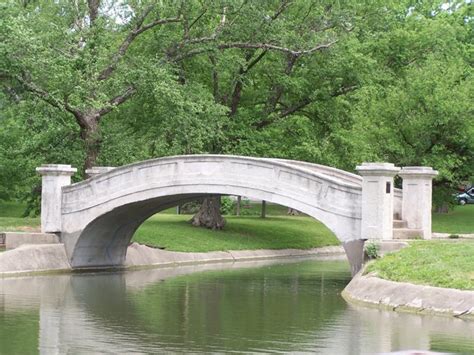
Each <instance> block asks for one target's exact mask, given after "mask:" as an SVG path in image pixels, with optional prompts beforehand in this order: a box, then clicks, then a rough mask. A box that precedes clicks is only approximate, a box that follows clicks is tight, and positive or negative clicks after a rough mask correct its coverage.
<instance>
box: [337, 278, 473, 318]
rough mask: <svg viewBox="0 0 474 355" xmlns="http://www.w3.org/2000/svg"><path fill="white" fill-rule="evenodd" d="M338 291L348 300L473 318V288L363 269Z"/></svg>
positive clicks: (403, 310) (405, 310) (370, 304)
mask: <svg viewBox="0 0 474 355" xmlns="http://www.w3.org/2000/svg"><path fill="white" fill-rule="evenodd" d="M341 295H342V297H343V298H344V299H345V300H346V301H348V302H349V303H355V304H362V305H365V306H372V307H378V308H384V309H390V310H393V311H401V312H411V313H419V314H436V315H444V316H453V317H458V318H462V319H468V320H474V291H469V290H457V289H452V288H442V287H434V286H425V285H416V284H411V283H407V282H395V281H389V280H384V279H380V278H378V277H376V276H375V275H373V274H367V275H363V270H362V271H361V272H360V273H359V274H357V275H356V276H355V277H354V278H353V279H352V280H351V282H349V284H348V285H347V286H346V287H345V288H344V290H343V291H342V293H341Z"/></svg>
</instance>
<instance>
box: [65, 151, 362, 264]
mask: <svg viewBox="0 0 474 355" xmlns="http://www.w3.org/2000/svg"><path fill="white" fill-rule="evenodd" d="M347 174H348V173H340V174H339V176H340V177H338V178H336V177H333V176H330V175H326V174H323V173H322V172H321V171H320V169H309V168H308V167H307V166H299V165H296V164H294V163H288V162H283V161H277V160H272V159H264V158H250V157H239V156H222V155H191V156H177V157H167V158H160V159H154V160H148V161H144V162H140V163H136V164H131V165H127V166H123V167H119V168H116V169H113V170H111V171H109V172H106V173H103V174H100V175H97V176H95V177H92V178H90V179H88V180H86V181H83V182H80V183H77V184H73V185H70V186H65V187H63V188H62V194H63V198H62V217H61V218H62V233H61V236H62V241H63V242H64V243H65V246H66V252H67V254H68V257H69V258H70V260H71V265H72V266H73V267H101V266H113V265H122V264H123V263H124V261H125V251H126V248H127V246H128V244H129V242H130V240H131V238H132V236H133V233H134V232H135V230H136V229H137V228H138V227H139V226H140V224H142V223H143V221H145V220H146V219H147V218H148V217H150V216H151V215H153V214H155V213H156V212H159V211H160V210H163V209H165V208H168V207H172V206H176V205H177V204H179V203H183V202H186V201H189V200H193V199H196V198H198V197H203V196H207V195H212V194H215V195H237V196H248V197H250V198H254V199H257V200H265V201H268V202H272V203H278V204H281V205H284V206H288V207H291V208H294V209H296V210H298V211H301V212H303V213H305V214H307V215H309V216H312V217H314V218H316V219H318V220H320V221H321V222H322V223H324V224H325V225H326V226H327V227H328V228H329V229H331V230H332V231H333V232H334V234H335V235H336V236H337V237H338V238H339V239H340V240H341V241H348V240H355V239H359V238H360V218H361V214H360V210H361V207H360V202H361V188H360V186H358V185H356V184H353V183H350V182H348V181H347V180H343V177H344V176H347Z"/></svg>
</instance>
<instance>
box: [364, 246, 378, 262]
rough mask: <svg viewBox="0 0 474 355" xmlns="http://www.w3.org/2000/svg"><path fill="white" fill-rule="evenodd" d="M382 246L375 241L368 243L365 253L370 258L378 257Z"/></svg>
mask: <svg viewBox="0 0 474 355" xmlns="http://www.w3.org/2000/svg"><path fill="white" fill-rule="evenodd" d="M379 250H380V246H379V245H377V244H375V243H367V244H366V245H365V253H366V254H367V256H368V257H369V259H377V258H378V257H379Z"/></svg>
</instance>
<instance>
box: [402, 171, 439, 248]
mask: <svg viewBox="0 0 474 355" xmlns="http://www.w3.org/2000/svg"><path fill="white" fill-rule="evenodd" d="M399 175H400V177H401V178H402V179H403V201H402V219H403V220H405V221H406V222H407V225H408V228H410V229H421V230H422V237H423V239H431V206H432V201H431V198H432V197H431V193H432V180H433V178H434V177H435V176H436V175H438V172H437V171H436V170H433V169H432V168H431V167H427V166H407V167H404V168H402V170H401V172H400V173H399Z"/></svg>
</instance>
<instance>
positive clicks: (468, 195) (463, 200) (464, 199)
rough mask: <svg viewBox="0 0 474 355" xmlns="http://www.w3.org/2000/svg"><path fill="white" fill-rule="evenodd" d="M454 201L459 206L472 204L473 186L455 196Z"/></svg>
mask: <svg viewBox="0 0 474 355" xmlns="http://www.w3.org/2000/svg"><path fill="white" fill-rule="evenodd" d="M456 201H457V202H458V203H459V204H460V205H465V204H467V203H474V186H471V187H469V188H467V189H466V191H464V192H461V193H459V194H457V195H456Z"/></svg>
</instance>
